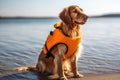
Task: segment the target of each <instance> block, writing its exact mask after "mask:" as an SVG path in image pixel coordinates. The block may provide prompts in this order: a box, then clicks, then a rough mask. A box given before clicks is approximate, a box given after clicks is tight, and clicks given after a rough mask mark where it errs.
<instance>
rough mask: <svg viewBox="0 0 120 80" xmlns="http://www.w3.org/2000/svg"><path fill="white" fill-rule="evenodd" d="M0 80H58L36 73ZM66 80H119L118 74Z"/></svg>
mask: <svg viewBox="0 0 120 80" xmlns="http://www.w3.org/2000/svg"><path fill="white" fill-rule="evenodd" d="M0 80H58V78H57V76H54V77H53V78H50V77H48V76H45V75H40V74H38V73H36V71H27V72H19V73H14V74H9V75H4V76H1V77H0ZM68 80H120V73H112V74H108V73H107V74H84V77H83V78H70V77H69V79H68Z"/></svg>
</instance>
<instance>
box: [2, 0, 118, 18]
mask: <svg viewBox="0 0 120 80" xmlns="http://www.w3.org/2000/svg"><path fill="white" fill-rule="evenodd" d="M70 5H78V6H80V7H81V8H83V10H84V12H85V13H86V14H88V15H102V14H107V13H120V0H0V16H35V17H36V16H40V17H41V16H42V17H43V16H58V15H59V13H60V12H61V11H62V10H63V9H64V8H65V7H67V6H70Z"/></svg>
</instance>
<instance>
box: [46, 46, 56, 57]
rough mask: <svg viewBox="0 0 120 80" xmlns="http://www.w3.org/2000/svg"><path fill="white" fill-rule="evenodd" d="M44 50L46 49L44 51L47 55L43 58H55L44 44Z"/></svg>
mask: <svg viewBox="0 0 120 80" xmlns="http://www.w3.org/2000/svg"><path fill="white" fill-rule="evenodd" d="M45 48H46V50H47V54H46V57H45V58H49V57H52V58H55V57H54V55H53V54H52V53H51V50H50V51H49V50H48V48H47V45H46V44H45Z"/></svg>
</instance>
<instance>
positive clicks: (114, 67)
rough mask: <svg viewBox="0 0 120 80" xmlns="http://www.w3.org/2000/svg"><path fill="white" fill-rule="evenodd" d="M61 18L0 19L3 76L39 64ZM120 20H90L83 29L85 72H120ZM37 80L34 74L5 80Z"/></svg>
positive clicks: (0, 73) (80, 64)
mask: <svg viewBox="0 0 120 80" xmlns="http://www.w3.org/2000/svg"><path fill="white" fill-rule="evenodd" d="M58 21H60V20H59V19H0V76H3V75H8V74H9V75H10V74H13V73H14V71H12V69H13V68H16V67H21V66H30V65H36V63H37V59H38V55H39V53H40V51H41V49H42V46H43V45H44V42H45V39H46V37H47V35H48V34H49V32H50V30H52V29H53V24H54V23H56V22H58ZM119 30H120V18H90V19H89V20H88V22H87V23H86V24H85V25H83V26H82V31H83V40H82V43H83V46H84V51H83V54H82V57H81V58H80V59H79V61H78V67H79V69H80V72H81V73H84V74H85V73H90V74H102V73H115V72H120V31H119ZM7 78H9V79H10V80H14V79H15V80H19V79H21V78H22V80H26V79H27V80H37V79H38V77H37V76H36V74H34V72H25V73H21V74H19V73H18V74H14V75H10V76H7V77H2V78H1V79H3V80H6V79H7Z"/></svg>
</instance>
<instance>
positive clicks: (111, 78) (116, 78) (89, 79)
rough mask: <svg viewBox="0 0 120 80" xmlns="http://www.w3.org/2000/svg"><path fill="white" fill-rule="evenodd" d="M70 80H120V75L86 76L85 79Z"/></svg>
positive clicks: (74, 79)
mask: <svg viewBox="0 0 120 80" xmlns="http://www.w3.org/2000/svg"><path fill="white" fill-rule="evenodd" d="M70 80H120V73H107V74H84V77H83V78H70Z"/></svg>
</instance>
